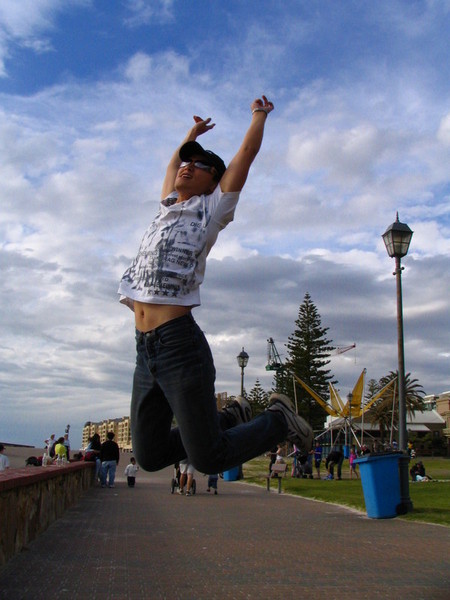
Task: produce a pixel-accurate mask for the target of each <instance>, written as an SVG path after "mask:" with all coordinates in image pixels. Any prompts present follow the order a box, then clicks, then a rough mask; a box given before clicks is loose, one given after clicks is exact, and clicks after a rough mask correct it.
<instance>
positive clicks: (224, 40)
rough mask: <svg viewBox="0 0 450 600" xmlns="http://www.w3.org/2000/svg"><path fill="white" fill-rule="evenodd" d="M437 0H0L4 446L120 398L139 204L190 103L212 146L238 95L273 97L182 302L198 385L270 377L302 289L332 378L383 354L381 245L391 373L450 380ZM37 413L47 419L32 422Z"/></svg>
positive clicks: (348, 383) (236, 117)
mask: <svg viewBox="0 0 450 600" xmlns="http://www.w3.org/2000/svg"><path fill="white" fill-rule="evenodd" d="M449 31H450V2H449V1H431V0H430V1H428V2H426V1H417V2H409V1H408V2H407V1H383V0H381V1H377V2H356V1H355V2H352V1H342V2H332V1H328V2H327V1H324V2H311V1H301V0H299V1H296V2H291V1H285V2H281V1H280V2H269V1H266V0H262V1H260V2H250V1H247V2H244V1H240V2H238V1H228V2H215V1H212V2H206V1H199V2H189V1H184V2H182V1H178V0H177V1H165V2H157V1H153V2H146V1H144V0H141V1H131V0H128V1H121V2H110V1H101V2H100V1H95V0H68V1H66V2H64V3H62V2H59V1H56V0H54V1H53V0H32V1H31V0H29V1H27V0H17V1H16V2H14V3H13V2H9V3H3V5H2V6H0V198H1V200H2V201H1V205H0V229H1V238H0V239H1V248H0V253H1V254H0V256H1V265H2V278H3V282H4V285H3V294H2V295H1V296H0V315H1V322H2V340H1V342H0V385H1V388H0V389H1V419H0V440H1V441H6V442H8V441H9V442H20V443H32V444H40V443H41V441H42V440H43V439H45V437H46V436H47V435H48V434H49V433H53V432H55V433H58V432H62V431H63V430H64V427H65V425H66V424H67V423H70V424H71V425H72V431H73V444H74V445H75V446H77V445H78V444H79V443H80V439H81V433H80V432H81V427H82V425H83V423H84V422H85V421H87V420H100V419H103V418H108V417H116V416H122V415H126V414H128V410H129V396H130V387H131V377H132V372H133V364H134V348H133V320H132V314H131V312H130V311H128V310H127V309H125V308H124V307H123V306H120V305H119V304H118V302H117V298H116V289H117V284H118V280H119V278H120V276H121V274H122V272H123V271H124V270H125V268H126V267H127V266H128V263H129V262H130V260H131V259H132V257H133V255H134V253H135V252H136V250H137V247H138V244H139V241H140V238H141V236H142V234H143V231H144V229H145V227H146V225H147V224H148V222H150V220H151V219H152V217H153V216H154V215H155V213H156V211H157V205H158V198H159V192H160V188H161V183H162V178H163V174H164V169H165V165H166V163H167V161H168V159H169V157H170V155H171V152H172V151H173V149H174V148H175V147H176V145H177V144H178V143H179V142H180V140H181V139H182V138H183V137H184V135H185V132H186V131H187V129H188V128H189V127H190V125H191V122H192V115H193V114H200V115H202V116H205V117H206V116H210V117H212V119H213V121H214V122H215V123H216V127H215V128H214V130H212V131H211V132H209V133H208V134H206V135H205V136H204V137H203V138H202V143H203V144H204V145H205V146H206V147H210V148H212V149H214V150H215V151H216V152H217V153H219V154H220V155H222V156H223V158H224V160H225V162H228V161H229V160H231V158H232V156H233V154H234V152H235V151H236V150H237V147H238V145H239V143H240V140H241V139H242V136H243V133H244V132H245V129H246V127H247V126H248V123H249V115H250V111H249V105H250V103H251V101H252V100H253V99H254V98H256V97H258V96H260V95H261V94H266V95H267V96H268V97H269V98H270V99H271V100H273V102H274V104H275V110H274V112H273V113H272V114H271V115H270V117H269V119H268V123H267V127H266V133H265V139H264V143H263V147H262V149H261V152H260V154H259V156H258V157H257V159H256V161H255V164H254V166H253V168H252V171H251V174H250V177H249V179H248V182H247V184H246V187H245V189H244V192H243V194H242V196H241V201H240V203H239V207H238V211H237V213H236V219H235V221H234V222H233V223H232V224H231V225H230V226H229V227H228V228H227V229H226V230H225V231H224V232H223V233H222V234H221V236H220V238H219V241H218V243H217V245H216V247H215V248H214V249H213V251H212V253H211V255H210V259H209V263H208V268H207V274H206V280H205V283H204V286H203V290H202V307H200V308H198V309H196V311H195V316H196V318H197V320H198V321H199V323H200V325H201V326H202V328H203V329H204V330H205V332H206V334H207V337H208V339H209V341H210V344H211V347H212V350H213V354H214V357H215V362H216V369H217V391H228V393H229V394H234V393H237V392H238V388H239V383H240V372H239V369H238V367H237V362H236V355H237V354H238V353H239V352H240V350H241V348H242V346H245V349H246V351H247V352H248V353H249V355H250V361H249V365H248V367H247V369H246V373H245V377H246V379H245V381H246V388H247V389H248V390H249V389H250V388H251V387H253V385H254V383H255V381H256V378H259V379H260V381H261V383H262V385H263V387H264V388H265V389H270V387H271V384H272V379H271V376H270V374H269V373H267V372H266V371H265V362H266V340H267V338H268V337H273V338H274V339H275V342H276V344H277V347H278V350H279V352H280V354H281V355H282V356H283V355H284V354H285V343H286V342H287V338H288V336H289V335H290V334H291V333H292V332H293V330H294V328H295V320H296V318H297V315H298V308H299V306H300V304H301V302H302V301H303V298H304V295H305V293H306V292H309V293H310V294H311V297H312V300H313V302H314V303H315V304H316V306H317V308H318V311H319V313H320V315H321V317H322V324H323V325H324V326H326V327H328V328H329V332H328V334H329V338H330V339H332V340H333V342H334V344H335V345H339V346H342V345H344V346H345V345H347V344H348V345H349V344H352V343H356V350H355V351H352V352H348V353H346V354H344V355H339V356H334V357H332V359H331V363H330V368H331V370H332V372H333V374H334V376H335V378H336V379H337V380H338V381H339V385H338V387H339V388H340V390H341V393H342V394H343V395H345V394H347V393H348V391H350V390H351V388H352V387H353V385H354V383H355V382H356V380H357V378H358V376H359V373H360V372H361V370H362V369H363V368H367V371H368V373H367V377H368V379H371V378H373V379H379V378H380V377H382V376H384V375H385V374H387V373H388V372H389V371H390V370H395V369H396V352H397V348H396V330H395V324H396V321H395V309H396V307H395V279H394V278H393V277H392V271H393V268H394V264H393V261H392V260H391V259H389V258H388V256H387V254H386V251H385V249H384V246H383V243H382V240H381V234H382V233H383V232H384V231H385V229H386V228H387V226H388V225H390V224H391V223H392V222H393V221H394V220H395V215H396V212H397V211H399V215H400V220H401V221H403V222H406V223H408V225H409V226H410V227H411V229H413V231H414V236H413V241H412V244H411V248H410V252H409V254H408V256H407V257H406V258H405V259H404V261H403V264H404V266H405V271H404V276H403V289H404V313H405V352H406V369H407V371H411V373H412V376H413V377H416V378H417V379H418V380H419V382H420V383H421V384H422V385H423V387H424V389H425V391H426V392H427V393H428V394H438V393H441V392H443V391H446V390H448V389H449V388H450V382H449V379H448V373H449V356H450V350H449V342H448V338H449V310H448V298H449V292H450V276H449V272H450V269H449V250H450V241H449V238H450V236H449V212H450V202H449V198H450V185H449V184H450V182H449V169H448V165H449V164H450V102H449V99H450V94H449V81H450V73H449V60H448V56H449V41H448V40H449V38H450V36H449ZM50 430H51V431H50Z"/></svg>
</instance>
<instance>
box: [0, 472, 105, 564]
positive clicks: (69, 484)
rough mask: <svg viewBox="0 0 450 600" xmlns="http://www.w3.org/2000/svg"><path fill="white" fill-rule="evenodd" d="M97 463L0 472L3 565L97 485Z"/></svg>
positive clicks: (1, 559)
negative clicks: (95, 483) (95, 474)
mask: <svg viewBox="0 0 450 600" xmlns="http://www.w3.org/2000/svg"><path fill="white" fill-rule="evenodd" d="M94 473H95V463H91V462H83V461H80V462H74V463H69V464H68V465H66V466H63V467H59V466H53V465H52V466H47V467H33V466H29V467H25V468H23V469H8V470H7V471H2V472H0V565H3V564H5V563H6V561H7V560H9V559H10V558H11V557H12V556H14V554H16V553H17V552H20V551H21V550H22V549H23V548H25V547H26V546H27V545H28V544H29V543H30V542H31V541H32V540H34V539H35V538H36V537H37V536H38V535H39V534H40V533H42V532H43V531H45V529H47V527H48V526H49V525H50V524H51V523H53V521H55V520H56V519H58V518H59V517H60V516H61V515H62V514H63V513H64V511H65V510H66V509H67V508H68V507H69V506H71V505H72V504H74V503H75V502H76V501H77V499H78V498H79V497H80V495H81V494H82V492H83V491H84V490H87V489H88V488H89V487H91V486H92V485H93V484H94Z"/></svg>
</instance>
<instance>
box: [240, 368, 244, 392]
mask: <svg viewBox="0 0 450 600" xmlns="http://www.w3.org/2000/svg"><path fill="white" fill-rule="evenodd" d="M241 396H242V397H244V366H242V367H241Z"/></svg>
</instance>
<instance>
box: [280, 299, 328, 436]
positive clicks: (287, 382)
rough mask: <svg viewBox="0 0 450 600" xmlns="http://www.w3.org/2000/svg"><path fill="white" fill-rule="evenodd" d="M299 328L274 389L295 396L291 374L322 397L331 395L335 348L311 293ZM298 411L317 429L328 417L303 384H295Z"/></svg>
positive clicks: (289, 340) (304, 304)
mask: <svg viewBox="0 0 450 600" xmlns="http://www.w3.org/2000/svg"><path fill="white" fill-rule="evenodd" d="M295 325H296V329H295V331H294V333H293V334H292V335H291V336H290V337H289V338H288V343H287V344H286V347H287V349H288V357H287V360H286V362H285V365H284V369H282V370H280V371H278V372H277V374H276V375H275V385H274V389H275V391H277V392H281V393H285V394H287V395H288V396H289V397H290V398H292V399H293V398H294V396H295V395H294V383H293V379H292V375H291V374H292V373H295V375H297V377H299V378H300V379H301V380H302V381H304V382H305V383H306V384H307V385H308V386H309V387H311V388H312V389H313V390H314V391H315V392H317V393H318V394H319V395H320V396H322V398H326V397H327V396H328V383H329V381H331V380H332V379H333V376H332V375H331V374H330V370H329V369H326V368H325V367H326V366H327V365H328V364H329V363H330V360H329V358H328V357H329V356H330V354H331V352H332V351H333V350H334V347H333V346H332V345H331V341H330V340H328V339H327V338H326V334H327V331H328V327H322V323H321V317H320V315H319V312H318V310H317V308H316V306H315V305H314V303H313V301H312V299H311V296H310V295H309V293H306V294H305V297H304V300H303V303H302V304H301V305H300V308H299V312H298V319H297V320H296V321H295ZM296 398H297V406H298V412H299V414H300V415H302V416H303V417H305V419H306V420H307V421H308V422H309V423H310V424H311V426H312V427H313V428H314V429H322V428H323V423H324V420H325V418H326V416H327V413H326V412H325V410H324V409H323V408H322V407H321V406H320V405H319V404H318V403H317V402H316V401H315V400H314V398H312V397H311V395H310V394H308V393H307V392H306V390H304V389H303V388H302V387H301V386H299V385H296Z"/></svg>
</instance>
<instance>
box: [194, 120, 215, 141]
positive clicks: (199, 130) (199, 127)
mask: <svg viewBox="0 0 450 600" xmlns="http://www.w3.org/2000/svg"><path fill="white" fill-rule="evenodd" d="M194 121H195V125H194V126H193V127H192V132H193V133H194V134H195V136H196V137H197V136H199V135H203V134H204V133H206V132H207V131H209V130H210V129H212V128H213V127H215V126H216V124H215V123H211V118H208V119H202V118H201V117H199V116H198V115H194Z"/></svg>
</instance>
